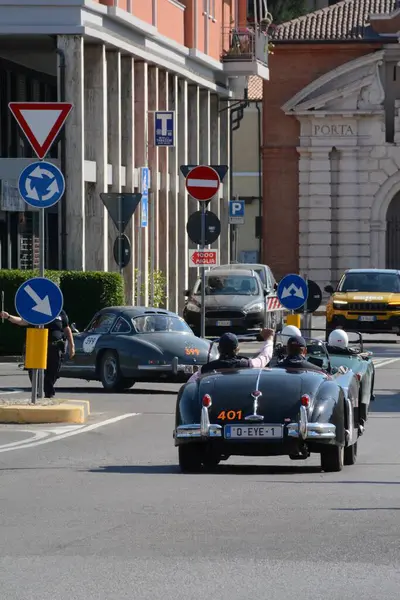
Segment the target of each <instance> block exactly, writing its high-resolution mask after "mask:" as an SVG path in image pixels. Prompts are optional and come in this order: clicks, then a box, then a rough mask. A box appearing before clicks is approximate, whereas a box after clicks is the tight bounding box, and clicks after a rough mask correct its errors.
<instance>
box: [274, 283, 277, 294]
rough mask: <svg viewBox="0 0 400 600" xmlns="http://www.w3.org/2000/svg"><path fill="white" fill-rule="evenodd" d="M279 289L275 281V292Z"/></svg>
mask: <svg viewBox="0 0 400 600" xmlns="http://www.w3.org/2000/svg"><path fill="white" fill-rule="evenodd" d="M277 289H278V284H277V283H274V290H275V292H276V290H277Z"/></svg>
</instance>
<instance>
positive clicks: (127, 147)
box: [121, 56, 140, 305]
mask: <svg viewBox="0 0 400 600" xmlns="http://www.w3.org/2000/svg"><path fill="white" fill-rule="evenodd" d="M134 113H135V63H134V59H133V58H132V57H131V56H123V57H122V62H121V126H122V139H121V141H122V164H123V166H124V167H125V173H126V175H125V188H124V190H123V191H124V192H127V193H129V194H131V193H134V192H135V122H134ZM139 212H140V206H139V207H138V208H137V209H136V215H137V214H138V213H139ZM135 232H136V225H135V214H134V215H133V216H132V220H131V222H130V223H129V225H128V227H127V228H126V231H125V233H126V235H127V236H128V238H129V239H130V241H131V244H132V258H131V262H130V263H129V265H128V266H127V267H126V268H125V269H124V279H125V301H126V303H127V304H128V305H129V304H135V293H136V276H135V260H136V253H135Z"/></svg>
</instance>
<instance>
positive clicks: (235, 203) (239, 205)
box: [229, 200, 244, 224]
mask: <svg viewBox="0 0 400 600" xmlns="http://www.w3.org/2000/svg"><path fill="white" fill-rule="evenodd" d="M229 223H231V224H235V223H236V224H237V223H241V224H243V223H244V200H231V201H230V202H229Z"/></svg>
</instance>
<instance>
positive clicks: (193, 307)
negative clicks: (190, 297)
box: [186, 302, 200, 312]
mask: <svg viewBox="0 0 400 600" xmlns="http://www.w3.org/2000/svg"><path fill="white" fill-rule="evenodd" d="M186 308H187V310H190V311H192V312H200V306H197V304H195V303H194V302H188V303H187V305H186Z"/></svg>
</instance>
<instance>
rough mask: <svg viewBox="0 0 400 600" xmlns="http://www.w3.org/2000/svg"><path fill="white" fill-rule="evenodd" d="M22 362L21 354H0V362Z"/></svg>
mask: <svg viewBox="0 0 400 600" xmlns="http://www.w3.org/2000/svg"><path fill="white" fill-rule="evenodd" d="M16 362H17V363H23V362H24V359H23V357H22V356H0V363H16Z"/></svg>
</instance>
